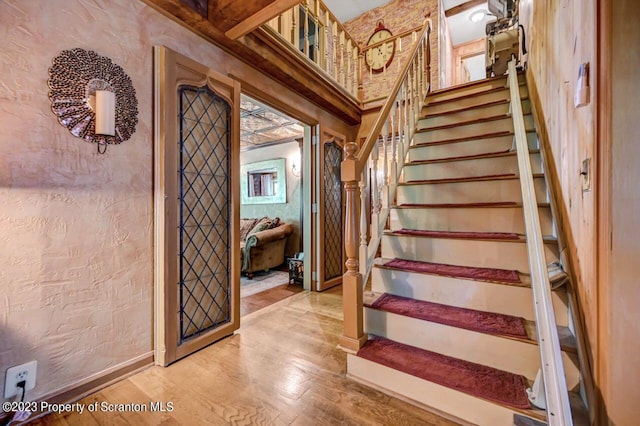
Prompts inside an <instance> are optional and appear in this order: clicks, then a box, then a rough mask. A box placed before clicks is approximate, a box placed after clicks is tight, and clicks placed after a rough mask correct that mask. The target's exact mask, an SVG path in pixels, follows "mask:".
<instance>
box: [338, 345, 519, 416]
mask: <svg viewBox="0 0 640 426" xmlns="http://www.w3.org/2000/svg"><path fill="white" fill-rule="evenodd" d="M347 374H348V377H349V378H351V379H354V380H356V381H359V382H361V383H363V384H365V385H367V386H372V387H375V388H377V389H379V390H381V391H382V392H384V393H387V394H389V395H392V396H397V395H400V396H401V397H403V398H406V399H409V400H410V402H411V401H414V404H416V405H419V406H420V405H422V406H426V407H429V408H430V409H435V410H437V411H439V412H442V413H448V414H449V415H452V416H455V417H458V418H459V419H460V420H461V421H466V422H470V423H471V424H476V425H492V426H511V425H513V415H514V412H513V411H512V410H509V409H508V408H506V407H503V406H501V405H498V404H494V403H491V402H488V401H485V400H483V399H480V398H476V397H473V396H471V395H467V394H465V393H462V392H458V391H456V390H453V389H450V388H447V387H445V386H440V385H438V384H436V383H432V382H428V381H426V380H422V379H420V378H417V377H415V376H411V375H409V374H407V373H403V372H401V371H398V370H394V369H393V368H389V367H386V366H384V365H381V364H377V363H375V362H372V361H369V360H367V359H364V358H359V357H357V356H355V355H351V354H348V355H347Z"/></svg>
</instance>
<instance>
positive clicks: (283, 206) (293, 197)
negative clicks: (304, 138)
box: [240, 142, 302, 256]
mask: <svg viewBox="0 0 640 426" xmlns="http://www.w3.org/2000/svg"><path fill="white" fill-rule="evenodd" d="M274 158H284V159H285V165H286V167H285V169H286V171H287V202H286V203H280V204H242V205H241V206H240V217H241V218H252V217H262V216H269V217H279V218H280V220H281V221H283V222H287V223H290V224H292V225H293V229H294V230H293V234H291V235H290V236H289V238H288V239H287V246H286V248H285V253H286V255H288V256H293V255H294V254H295V253H297V252H299V251H302V247H301V241H300V232H301V231H302V229H301V227H300V214H301V210H300V205H301V204H300V194H301V191H302V188H301V186H300V183H301V179H300V177H297V176H294V175H293V173H291V161H292V160H293V159H297V162H298V163H297V164H298V170H300V164H301V162H300V148H299V146H298V142H288V143H283V144H280V145H275V146H270V147H265V148H258V149H252V150H250V151H244V152H241V153H240V164H249V163H255V162H257V161H265V160H271V159H274ZM241 190H242V188H241Z"/></svg>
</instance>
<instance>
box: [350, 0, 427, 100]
mask: <svg viewBox="0 0 640 426" xmlns="http://www.w3.org/2000/svg"><path fill="white" fill-rule="evenodd" d="M425 11H431V21H432V24H433V28H432V29H431V36H430V37H431V82H432V86H433V89H437V88H438V87H439V85H438V81H439V79H438V0H393V1H391V2H389V3H388V4H386V5H384V6H380V7H377V8H375V9H372V10H370V11H368V12H365V13H363V14H362V15H360V16H358V17H356V18H354V19H352V20H350V21H347V22H345V23H344V26H345V28H346V29H347V31H348V32H349V34H351V36H352V37H353V38H354V39H355V40H356V41H357V42H358V44H360V45H361V46H365V45H366V44H367V41H368V40H369V37H371V34H373V31H374V30H375V28H376V26H377V23H378V21H380V20H381V19H382V20H383V21H384V26H385V27H387V28H388V29H389V30H391V33H392V34H394V35H397V34H401V33H403V32H405V31H408V30H411V29H414V28H416V27H420V26H422V24H423V23H424V19H425ZM412 45H413V43H411V36H407V37H404V38H403V39H402V46H401V47H402V51H400V52H399V51H398V49H397V44H396V54H395V56H394V59H393V62H392V63H391V64H390V66H389V68H388V69H387V75H386V76H385V75H383V74H382V73H381V74H370V73H369V69H368V68H367V66H366V65H365V68H364V76H363V84H364V94H365V100H370V99H376V98H379V97H381V96H385V95H386V94H387V93H388V92H389V91H390V90H391V88H392V87H393V84H394V83H395V81H396V78H397V76H398V74H399V73H400V68H401V67H402V66H403V65H404V62H405V61H406V58H407V56H408V55H409V52H410V50H411V47H412Z"/></svg>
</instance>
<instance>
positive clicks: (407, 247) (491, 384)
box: [347, 75, 580, 426]
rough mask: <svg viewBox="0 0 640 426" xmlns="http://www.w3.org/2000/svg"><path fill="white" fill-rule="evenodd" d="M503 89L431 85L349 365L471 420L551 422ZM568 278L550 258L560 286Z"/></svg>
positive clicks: (379, 384)
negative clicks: (543, 395) (537, 391)
mask: <svg viewBox="0 0 640 426" xmlns="http://www.w3.org/2000/svg"><path fill="white" fill-rule="evenodd" d="M519 84H520V86H519V91H520V96H521V98H522V109H523V114H524V119H525V128H526V132H527V141H528V145H529V149H530V160H531V165H532V172H533V177H534V187H535V194H536V198H537V201H538V213H539V216H540V222H541V228H542V234H543V236H544V253H545V257H546V263H547V264H549V265H552V264H557V263H558V262H559V260H560V259H559V258H560V256H559V248H558V241H557V239H556V231H555V226H554V218H553V215H552V211H551V206H550V199H549V194H548V190H547V182H546V180H545V174H544V165H543V161H542V158H541V154H540V147H539V145H538V139H537V136H536V131H535V125H534V120H533V117H532V115H531V106H530V103H529V100H528V95H527V88H526V84H525V80H524V76H523V75H521V76H519ZM509 97H510V94H509V88H508V87H507V81H506V78H505V77H499V78H493V79H487V80H482V81H479V82H475V83H471V84H466V85H463V86H457V87H453V88H450V89H446V90H440V91H436V92H432V93H430V94H429V95H428V97H427V101H426V103H425V105H426V106H425V107H424V108H423V109H422V114H421V116H420V119H419V120H418V121H417V123H415V133H414V135H413V141H412V143H411V146H410V148H409V150H408V152H407V154H406V156H405V161H406V162H405V164H404V165H403V167H402V174H401V180H400V181H399V182H398V184H397V189H396V196H395V202H389V204H390V206H389V220H388V226H387V229H385V230H384V232H383V234H382V236H381V238H382V239H381V257H378V258H376V260H375V262H374V263H375V264H374V267H373V270H372V271H371V284H370V286H371V287H370V291H368V289H367V291H365V294H364V306H365V307H364V327H365V332H366V333H368V335H369V340H368V341H367V342H366V343H365V344H364V346H363V347H362V348H361V349H360V350H359V351H358V352H357V354H349V355H348V361H347V370H348V375H349V376H350V377H351V378H353V379H355V380H357V381H360V382H363V383H365V384H367V385H370V386H372V387H375V388H378V389H380V390H383V391H384V392H387V393H390V394H393V395H396V396H399V397H401V398H403V399H406V400H409V401H412V402H413V403H415V404H417V405H421V406H424V407H427V408H428V409H431V410H435V411H437V412H440V413H443V414H444V415H447V416H450V417H451V418H452V419H455V420H458V421H459V422H461V423H464V424H467V423H471V424H480V425H492V426H493V425H512V424H514V415H518V416H523V417H525V418H530V419H535V420H537V421H540V422H543V423H546V420H547V419H546V416H547V414H546V411H544V410H540V409H537V408H535V407H533V406H532V405H530V403H529V401H528V399H527V393H526V388H527V387H531V386H532V384H533V382H534V379H535V378H536V374H537V372H538V370H539V369H540V354H539V350H538V347H537V346H538V342H537V335H536V323H535V314H534V303H533V296H532V290H531V283H530V279H529V259H528V254H527V247H526V237H525V224H524V219H523V205H522V194H521V189H520V182H519V176H518V163H517V158H516V153H515V151H514V149H513V143H514V128H513V120H512V118H511V116H510V113H509ZM565 279H566V275H565V274H564V273H563V272H562V271H561V269H558V268H557V267H556V268H555V269H553V268H551V267H550V280H551V282H552V283H555V284H560V283H561V282H562V281H564V280H565ZM554 287H556V285H554ZM557 287H558V288H556V289H555V290H554V291H553V294H552V302H553V307H554V310H555V317H556V322H557V326H558V334H559V336H560V338H561V349H562V362H563V364H564V369H565V376H566V382H567V386H568V388H569V391H572V392H576V391H577V390H578V388H579V383H580V373H579V368H578V358H577V353H576V343H575V338H574V336H573V334H572V331H571V320H570V313H569V310H568V305H567V295H566V294H565V287H564V286H559V285H558V286H557Z"/></svg>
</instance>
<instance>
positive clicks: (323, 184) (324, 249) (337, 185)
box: [317, 129, 345, 290]
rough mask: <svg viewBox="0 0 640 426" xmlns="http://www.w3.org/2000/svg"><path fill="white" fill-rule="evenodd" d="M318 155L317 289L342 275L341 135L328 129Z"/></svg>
mask: <svg viewBox="0 0 640 426" xmlns="http://www.w3.org/2000/svg"><path fill="white" fill-rule="evenodd" d="M321 136H322V137H321V142H322V145H321V149H320V152H319V155H320V167H319V168H320V170H321V176H320V190H319V194H320V206H319V213H320V214H319V218H320V222H321V223H320V236H319V243H320V247H319V253H321V256H320V265H319V267H318V269H319V272H320V273H319V278H320V279H319V280H318V286H317V287H318V290H326V289H328V288H330V287H333V286H335V285H338V284H340V283H341V282H342V274H343V273H344V263H345V258H344V239H343V236H344V205H343V201H344V198H343V185H342V180H341V176H340V167H341V164H342V152H343V146H344V136H343V135H340V134H338V133H336V132H333V131H331V130H328V129H323V130H322V133H321Z"/></svg>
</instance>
